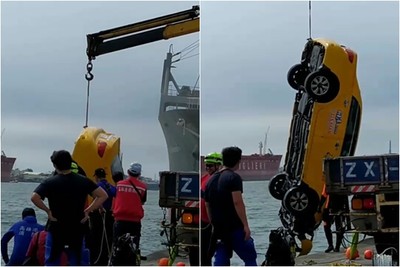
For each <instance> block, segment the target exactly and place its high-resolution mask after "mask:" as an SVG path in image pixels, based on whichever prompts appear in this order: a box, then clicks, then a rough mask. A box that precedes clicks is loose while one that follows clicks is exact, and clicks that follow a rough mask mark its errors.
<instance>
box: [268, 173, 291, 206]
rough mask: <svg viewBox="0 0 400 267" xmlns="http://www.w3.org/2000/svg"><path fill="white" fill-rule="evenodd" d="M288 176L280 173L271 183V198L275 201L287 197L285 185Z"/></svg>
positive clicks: (269, 187)
mask: <svg viewBox="0 0 400 267" xmlns="http://www.w3.org/2000/svg"><path fill="white" fill-rule="evenodd" d="M287 179H288V178H287V174H286V173H278V174H277V175H275V176H274V177H272V179H271V180H270V181H269V185H268V189H269V193H270V194H271V196H273V197H274V198H275V199H278V200H282V199H283V196H284V195H285V192H286V190H285V185H286V183H287Z"/></svg>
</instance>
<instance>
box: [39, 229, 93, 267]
mask: <svg viewBox="0 0 400 267" xmlns="http://www.w3.org/2000/svg"><path fill="white" fill-rule="evenodd" d="M52 244H53V237H52V234H51V233H50V232H48V233H47V236H46V245H45V254H44V264H45V266H60V265H61V254H60V255H59V256H58V257H57V258H56V259H54V260H52V261H51V260H50V253H51V248H52ZM65 252H66V253H67V257H68V265H69V266H79V265H82V266H89V265H90V253H89V250H88V249H87V248H86V246H85V240H83V242H82V251H81V262H78V257H77V256H78V255H76V253H75V252H74V251H72V250H70V249H66V250H65Z"/></svg>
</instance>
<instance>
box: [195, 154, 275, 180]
mask: <svg viewBox="0 0 400 267" xmlns="http://www.w3.org/2000/svg"><path fill="white" fill-rule="evenodd" d="M203 159H204V157H203V156H202V159H201V170H202V173H205V172H206V170H205V164H204V160H203ZM281 159H282V155H269V154H266V155H259V154H254V155H243V156H242V159H241V161H240V165H239V169H238V170H237V171H236V172H237V173H238V174H239V175H240V176H241V177H242V179H243V181H266V180H269V179H271V178H272V177H273V176H274V175H275V174H277V173H278V172H279V165H280V162H281Z"/></svg>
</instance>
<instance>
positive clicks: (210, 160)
mask: <svg viewBox="0 0 400 267" xmlns="http://www.w3.org/2000/svg"><path fill="white" fill-rule="evenodd" d="M204 163H205V164H219V165H222V155H221V153H217V152H213V153H210V154H208V155H207V156H205V158H204Z"/></svg>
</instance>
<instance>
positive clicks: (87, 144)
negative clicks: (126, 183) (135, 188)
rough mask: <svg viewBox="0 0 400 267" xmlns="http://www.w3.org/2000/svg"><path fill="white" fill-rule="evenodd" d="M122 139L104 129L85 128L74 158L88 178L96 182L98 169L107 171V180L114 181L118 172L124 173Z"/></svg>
mask: <svg viewBox="0 0 400 267" xmlns="http://www.w3.org/2000/svg"><path fill="white" fill-rule="evenodd" d="M120 143H121V141H120V137H118V136H116V135H115V134H113V133H109V132H106V131H105V130H104V129H102V128H97V127H85V128H83V130H82V132H81V133H80V134H79V136H78V138H77V139H76V141H75V146H74V150H73V152H72V158H73V159H74V161H75V162H76V163H78V165H79V166H80V167H81V168H82V169H83V170H84V172H85V173H86V176H87V177H88V178H90V179H92V180H93V181H94V182H96V183H97V181H95V179H94V177H93V174H94V171H95V170H96V169H97V168H103V169H104V170H105V171H106V179H107V181H108V182H109V183H110V184H113V185H114V184H115V182H114V180H113V179H112V177H113V175H114V174H116V173H117V172H120V173H123V169H122V157H121V153H120Z"/></svg>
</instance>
